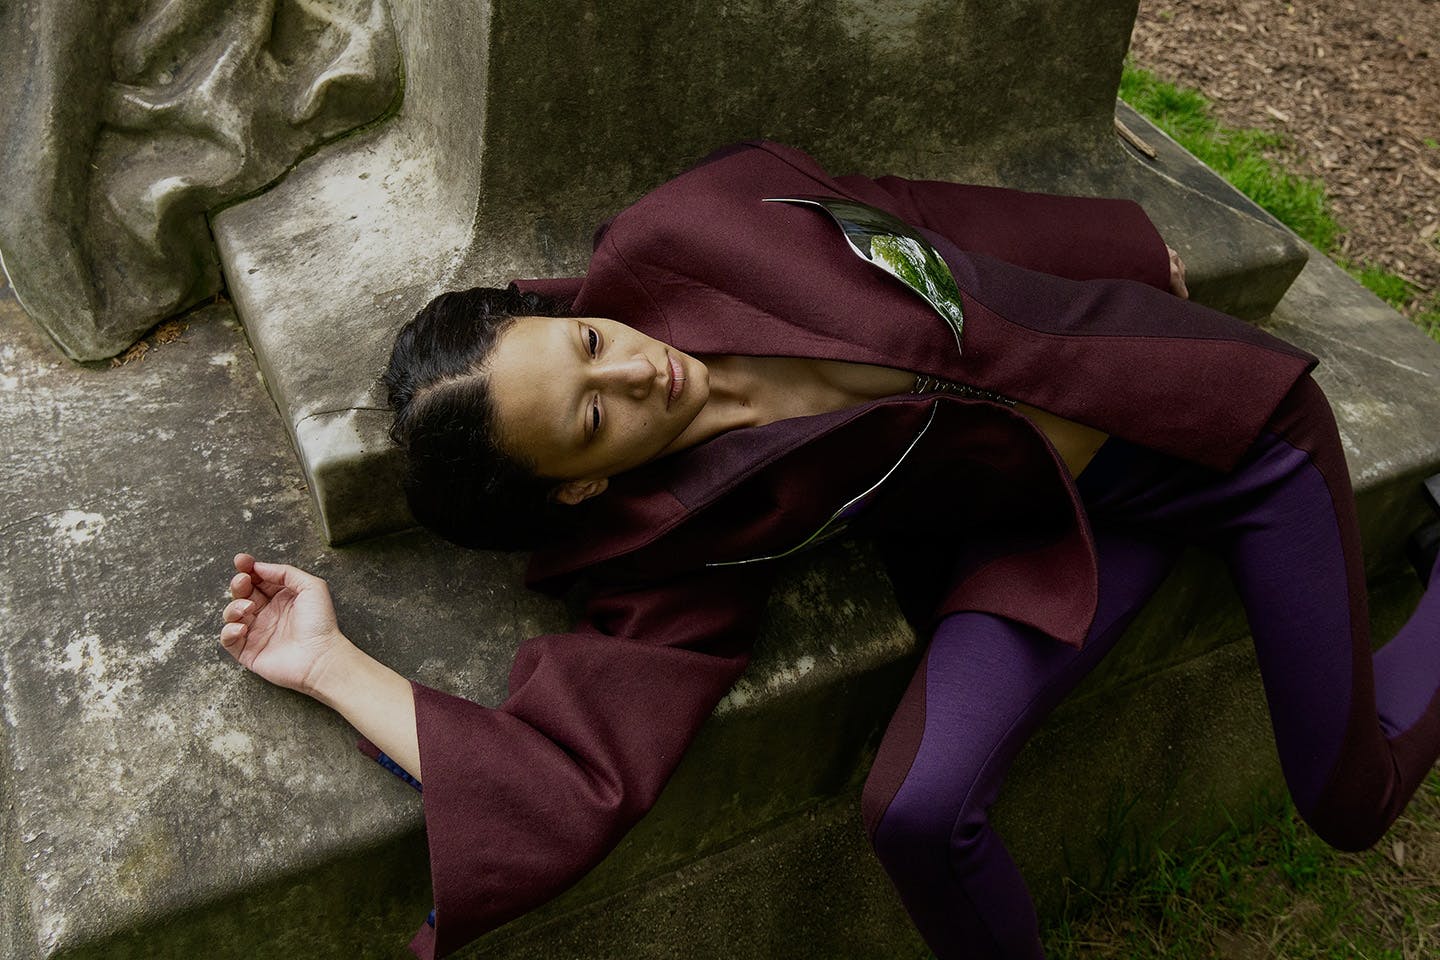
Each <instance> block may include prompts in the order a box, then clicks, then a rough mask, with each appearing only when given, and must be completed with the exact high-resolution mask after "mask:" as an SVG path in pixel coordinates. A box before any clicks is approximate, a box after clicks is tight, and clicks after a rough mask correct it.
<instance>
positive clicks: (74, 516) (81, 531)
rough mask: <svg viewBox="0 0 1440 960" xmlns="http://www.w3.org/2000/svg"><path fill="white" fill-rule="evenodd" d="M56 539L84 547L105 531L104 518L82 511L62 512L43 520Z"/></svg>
mask: <svg viewBox="0 0 1440 960" xmlns="http://www.w3.org/2000/svg"><path fill="white" fill-rule="evenodd" d="M45 519H46V521H47V522H48V523H49V524H50V528H51V530H53V531H54V533H55V537H56V538H57V539H66V540H69V541H70V542H71V543H73V544H75V545H76V546H84V545H85V544H87V543H89V542H90V541H92V540H94V539H95V537H96V536H97V535H99V533H100V531H102V530H104V529H105V518H104V517H103V516H101V515H100V514H98V513H87V512H85V511H83V510H62V511H60V512H59V513H56V514H51V515H50V516H48V517H46V518H45Z"/></svg>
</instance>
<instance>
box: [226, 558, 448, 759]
mask: <svg viewBox="0 0 1440 960" xmlns="http://www.w3.org/2000/svg"><path fill="white" fill-rule="evenodd" d="M235 569H236V571H237V573H236V574H235V576H234V577H233V578H232V579H231V580H230V596H231V597H232V598H233V599H232V600H231V601H230V603H229V605H227V606H226V607H225V613H224V620H225V626H224V627H222V628H221V630H220V643H221V645H222V646H224V648H225V651H226V652H227V653H229V654H230V656H232V657H234V658H235V659H236V661H238V662H239V664H240V665H241V666H242V667H244V668H245V669H247V670H249V671H251V672H252V673H254V674H256V675H258V676H260V677H263V678H264V679H266V680H269V681H270V682H271V683H274V684H277V685H279V686H282V687H287V688H289V689H291V690H298V691H299V692H301V693H304V694H307V695H309V696H312V697H314V698H315V699H316V700H319V701H320V702H321V703H323V704H325V705H326V706H327V707H330V708H331V709H333V710H336V711H337V712H339V713H340V714H341V715H342V716H344V717H345V719H346V720H348V721H350V724H351V725H352V726H354V727H355V729H357V730H359V731H360V733H361V734H362V735H363V736H364V737H365V738H366V739H368V740H369V741H370V742H371V743H373V744H375V746H376V747H378V748H379V749H380V750H382V751H383V752H384V753H385V754H387V755H388V756H389V757H390V759H391V760H394V761H395V762H396V763H397V764H399V765H400V766H401V767H403V768H404V769H405V770H406V771H407V772H408V773H409V774H410V775H411V776H412V777H414V778H415V779H416V780H420V779H421V775H420V746H419V738H418V737H417V736H416V732H415V700H414V696H413V694H412V692H411V686H410V681H409V680H406V679H405V678H404V677H402V676H400V674H398V673H396V672H395V671H394V670H391V669H390V668H389V667H387V666H385V665H384V664H383V663H381V662H379V661H378V660H376V659H375V658H373V657H371V656H369V655H368V654H366V653H365V652H364V651H363V650H361V649H360V648H358V647H356V646H355V644H353V643H351V642H350V640H349V639H347V638H346V637H345V635H344V634H342V633H341V632H340V629H339V627H338V626H337V624H336V622H335V608H334V605H333V604H332V603H331V601H330V590H329V588H328V587H327V586H326V585H325V581H324V580H321V579H320V578H319V577H316V576H312V575H310V574H308V573H306V572H305V571H303V570H300V569H297V568H295V567H291V566H288V565H285V564H278V563H261V562H258V561H256V560H255V558H254V557H251V556H250V555H249V554H246V553H241V554H237V555H236V557H235Z"/></svg>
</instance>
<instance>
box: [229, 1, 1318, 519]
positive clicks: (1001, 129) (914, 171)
mask: <svg viewBox="0 0 1440 960" xmlns="http://www.w3.org/2000/svg"><path fill="white" fill-rule="evenodd" d="M396 17H397V29H398V30H399V33H400V36H401V38H402V40H403V41H405V43H406V44H407V45H408V48H407V52H408V54H409V56H408V58H407V64H408V67H409V76H410V78H411V82H410V85H409V87H408V88H407V94H406V96H407V99H406V104H405V107H404V108H403V109H402V110H401V111H400V113H399V114H398V115H397V116H396V117H394V118H393V119H392V120H390V121H389V122H387V123H386V124H383V125H381V126H380V127H378V128H376V129H374V130H371V131H369V132H367V133H365V134H362V135H359V136H356V137H352V138H350V139H348V140H346V141H344V142H342V143H340V144H337V145H335V146H334V147H332V148H330V149H328V150H326V151H324V152H322V153H320V154H318V155H316V156H315V157H312V158H310V159H309V160H308V161H306V162H304V163H302V164H301V165H300V166H299V167H297V168H296V169H295V170H294V171H293V172H292V173H291V174H290V176H289V177H288V178H287V179H286V180H285V181H284V182H282V183H280V184H279V185H277V186H276V187H275V188H273V189H271V190H270V191H268V192H267V193H264V194H262V195H260V196H258V197H255V198H253V199H251V200H249V201H246V202H245V203H241V204H238V205H236V206H233V207H230V208H228V209H226V210H224V211H223V212H221V213H220V214H219V215H217V216H216V217H215V218H214V222H213V228H214V234H215V238H216V243H217V245H218V247H219V251H220V256H221V261H222V264H223V269H224V273H225V277H226V281H227V285H228V290H229V293H230V296H231V298H232V299H233V300H234V302H235V305H236V309H237V312H238V313H239V315H240V317H241V319H242V321H243V322H244V324H245V327H246V331H247V333H248V334H249V337H250V340H251V343H252V345H253V347H254V350H255V353H256V356H257V359H258V360H259V363H260V366H261V368H262V369H263V370H264V372H265V376H266V380H267V382H268V383H269V385H270V389H271V391H272V394H273V395H274V397H275V400H276V403H277V405H278V406H279V407H280V410H281V413H282V415H283V416H284V418H285V421H286V423H287V426H288V427H289V429H290V432H291V437H292V441H293V442H294V443H295V445H296V448H297V450H298V451H299V454H300V458H301V461H302V463H304V464H305V465H306V471H307V472H306V479H307V481H308V482H309V484H310V487H311V490H312V493H313V494H314V496H315V500H316V504H317V507H318V509H319V511H320V515H321V518H322V521H321V522H322V524H323V526H324V527H325V529H326V532H327V536H328V538H329V540H330V542H331V543H332V544H341V543H347V542H351V541H353V540H357V539H361V538H363V537H366V536H375V535H379V534H382V533H386V532H390V531H393V530H397V529H403V528H404V527H406V526H409V525H410V524H411V523H413V521H412V520H411V519H410V517H409V515H408V512H407V510H406V509H405V506H404V502H403V497H402V496H401V494H400V491H399V488H398V486H396V484H395V483H394V478H395V476H396V470H395V466H394V464H393V462H391V461H390V460H389V459H388V454H387V452H386V447H387V443H386V440H385V432H384V431H385V418H384V417H383V416H371V415H370V411H374V410H380V409H383V407H384V405H385V404H384V397H383V395H382V393H381V391H380V389H379V385H378V383H377V377H378V375H379V373H380V372H381V370H382V369H383V368H384V364H385V362H386V360H387V358H388V356H389V347H390V343H391V340H392V339H393V337H394V333H395V331H396V330H398V329H399V327H400V326H401V325H402V324H403V323H404V322H405V321H406V320H408V319H409V318H410V317H411V316H413V315H414V313H415V311H416V310H417V309H419V307H421V306H422V305H423V304H424V303H425V302H426V301H427V300H429V299H430V297H432V296H434V295H435V294H437V293H439V292H441V291H443V290H447V289H454V288H458V287H465V286H472V285H476V284H501V283H504V282H505V281H507V280H508V279H510V278H511V277H515V276H556V275H566V274H577V273H581V272H583V271H584V268H585V264H586V263H587V261H588V255H589V240H590V234H591V230H592V229H593V226H594V224H595V223H597V222H598V221H599V220H601V219H603V218H604V217H606V216H608V215H610V214H611V213H613V212H614V211H615V210H616V209H618V208H619V207H620V206H621V205H623V204H624V203H625V202H627V201H628V200H630V199H633V197H634V196H635V195H636V194H638V193H640V192H642V191H643V190H644V189H645V188H647V187H649V186H653V185H654V184H655V183H656V182H658V181H659V180H660V179H663V177H664V176H665V175H666V173H667V172H669V171H674V170H678V169H681V168H683V166H685V165H686V164H687V163H688V162H690V161H692V160H694V159H695V158H697V157H698V156H700V155H702V154H703V153H705V152H706V151H708V150H709V149H711V148H713V147H715V146H717V145H718V143H719V142H721V141H722V140H723V139H724V137H725V135H726V134H725V132H724V131H725V130H727V129H731V128H735V127H736V126H737V125H738V129H737V131H736V136H735V138H736V139H738V138H739V137H740V136H753V135H756V134H759V133H772V134H774V133H776V131H771V130H765V129H756V128H754V127H753V126H751V125H750V124H751V121H750V120H749V119H747V118H746V117H745V116H743V115H742V116H739V117H736V118H732V119H733V121H734V122H733V123H731V124H729V125H728V126H726V125H725V124H720V125H719V126H712V127H710V128H708V129H707V131H706V132H704V137H705V139H703V140H698V139H695V138H697V137H699V136H700V135H701V133H702V131H699V130H687V133H688V135H689V136H690V137H691V138H692V139H690V140H684V139H665V140H664V142H663V143H661V142H658V141H657V142H655V143H653V144H651V146H650V148H649V150H648V152H647V153H645V154H644V155H643V156H641V155H638V154H637V155H636V156H635V157H634V158H633V163H632V162H630V160H628V159H627V161H626V163H625V164H623V165H622V167H623V169H621V170H618V171H616V173H615V177H616V179H615V182H614V183H605V182H598V181H597V182H592V183H588V186H586V185H585V184H584V183H579V185H577V182H578V181H584V180H585V179H586V178H587V177H589V178H591V179H594V178H595V177H597V176H598V173H596V172H595V171H588V170H587V171H582V172H581V173H579V174H575V175H570V176H567V175H566V174H565V173H564V172H563V171H562V172H556V171H553V170H552V171H551V173H550V175H551V176H553V177H554V183H553V184H551V186H552V187H553V189H554V199H553V205H554V209H548V210H537V209H532V208H533V207H535V205H536V201H535V200H534V198H535V197H536V196H538V195H542V194H544V189H543V185H542V184H540V183H538V182H537V183H532V182H528V181H526V182H524V183H521V184H510V186H512V187H513V188H514V190H515V191H517V192H516V193H514V194H507V193H504V192H503V190H504V189H505V188H506V184H507V183H508V179H507V178H514V177H520V178H521V179H523V178H524V177H526V176H532V174H530V173H521V172H516V171H512V170H510V169H509V168H507V167H504V165H503V160H504V158H503V157H499V156H496V155H494V154H493V152H487V151H486V150H485V149H483V148H482V147H481V146H480V145H478V144H477V143H476V142H475V141H474V139H473V130H474V129H481V128H483V127H484V125H485V123H486V122H487V120H486V117H487V116H488V114H487V111H491V112H504V110H505V108H506V105H505V104H503V103H491V102H490V101H489V100H488V99H486V97H483V96H482V97H476V98H465V97H444V96H441V95H440V93H438V92H437V85H438V84H440V83H441V81H442V80H444V81H446V82H448V77H437V76H435V74H436V72H437V71H438V70H439V69H440V68H439V65H438V64H442V63H443V64H444V65H446V68H447V69H450V70H452V71H459V72H458V74H450V75H449V76H454V75H471V74H476V75H479V74H480V73H483V70H484V68H485V61H486V57H487V56H489V55H490V54H488V53H487V52H486V51H485V49H484V48H483V45H480V46H476V47H475V48H473V49H456V45H457V37H456V36H452V35H449V34H447V33H443V32H437V31H439V30H440V21H443V16H440V15H434V16H432V15H430V14H423V13H421V12H420V11H418V10H415V9H411V8H410V7H409V6H407V5H404V4H402V5H400V6H399V7H397V13H396ZM426 38H428V39H429V40H433V41H434V49H432V48H431V47H430V46H429V45H427V44H426V43H424V42H422V41H423V40H425V39H426ZM461 46H462V47H463V45H461ZM437 51H438V52H437ZM610 68H613V69H616V70H618V71H622V72H625V71H626V69H627V68H622V67H619V66H615V65H611V66H610V67H607V69H610ZM629 69H630V72H626V74H625V75H626V76H627V77H628V76H630V73H631V72H633V68H629ZM1086 95H1087V96H1088V93H1087V94H1086ZM914 109H915V110H916V111H918V112H921V113H923V112H924V109H925V106H924V105H923V104H917V105H915V107H914ZM1115 109H1117V110H1118V111H1119V113H1120V115H1121V116H1123V117H1124V118H1125V120H1126V122H1127V124H1129V125H1130V126H1131V127H1132V129H1135V130H1137V131H1139V132H1140V133H1141V134H1142V135H1143V136H1144V137H1146V138H1147V139H1148V140H1150V141H1152V142H1153V143H1154V144H1155V145H1156V146H1157V148H1159V156H1157V158H1155V159H1153V160H1151V159H1147V158H1144V157H1142V156H1140V155H1139V154H1138V153H1135V152H1130V151H1129V150H1127V148H1125V147H1122V146H1121V145H1120V141H1119V140H1118V138H1116V137H1115V136H1114V135H1113V133H1112V132H1111V131H1110V130H1109V127H1108V122H1107V123H1103V124H1101V125H1100V126H1101V127H1102V128H1103V129H1102V131H1101V132H1102V133H1103V134H1104V136H1102V137H1098V139H1097V135H1096V134H1095V131H1094V130H1093V129H1091V128H1093V127H1095V126H1096V124H1095V123H1093V122H1091V121H1090V120H1089V119H1087V122H1088V123H1089V124H1090V126H1089V127H1087V128H1086V130H1085V132H1083V133H1082V132H1078V131H1076V130H1071V131H1070V133H1069V135H1070V137H1071V141H1072V142H1069V143H1067V144H1066V145H1065V146H1064V148H1063V149H1060V148H1052V149H1036V150H1034V151H1030V152H1027V151H1026V149H1024V145H1025V143H1026V142H1027V141H1026V139H1025V137H1026V135H1025V134H1023V133H1021V132H1017V131H1016V130H1014V129H1011V128H1009V127H1007V126H1005V125H1004V124H1000V125H999V126H997V127H995V128H993V129H992V128H986V131H987V132H988V133H989V134H990V135H991V136H990V138H989V139H987V140H985V141H984V142H983V146H982V145H978V144H977V145H974V146H973V149H972V148H970V147H969V146H968V145H967V149H959V148H956V147H954V146H951V147H950V148H948V149H945V150H943V151H942V150H938V149H936V148H935V147H934V146H933V145H932V146H930V147H929V148H928V149H927V148H924V147H921V146H918V145H917V146H916V147H915V148H914V149H913V150H909V151H907V150H905V149H903V148H902V147H900V146H898V145H897V144H896V142H893V141H887V142H886V143H885V144H884V145H881V144H876V143H873V142H872V141H871V140H870V139H869V138H868V137H866V136H864V135H863V134H862V132H861V131H859V130H855V129H854V124H855V122H856V121H855V118H854V117H853V116H848V115H837V116H834V117H831V118H829V120H828V121H826V123H831V125H832V126H833V127H834V131H832V132H830V133H829V134H827V135H825V136H816V137H814V138H813V140H814V141H815V142H813V143H807V142H804V141H799V142H798V143H797V145H799V146H802V147H809V148H811V149H813V150H814V151H815V152H816V155H817V156H820V157H822V158H823V159H824V160H825V162H826V163H827V164H829V166H830V167H831V168H832V169H835V170H837V171H843V170H848V169H863V170H868V171H871V172H875V173H880V172H888V171H892V170H894V171H898V172H903V173H906V174H907V175H910V176H918V177H933V178H939V179H951V180H959V181H974V182H990V183H1004V184H1006V185H1010V186H1016V187H1023V188H1027V189H1035V190H1049V191H1053V192H1060V193H1077V194H1091V195H1108V196H1126V197H1131V198H1133V199H1136V200H1137V201H1139V202H1140V203H1141V204H1142V205H1143V206H1145V208H1146V209H1147V211H1148V212H1149V213H1150V214H1151V216H1152V218H1153V219H1154V220H1155V221H1156V223H1157V225H1158V226H1159V227H1160V229H1161V231H1162V233H1163V234H1164V235H1165V237H1166V238H1167V239H1168V240H1169V242H1170V243H1171V244H1172V245H1173V246H1175V247H1177V248H1178V249H1179V250H1180V251H1181V253H1182V254H1183V255H1184V256H1185V258H1186V262H1187V265H1188V267H1189V277H1190V286H1191V288H1192V292H1193V295H1194V296H1195V298H1196V299H1197V300H1199V301H1201V302H1204V303H1207V304H1209V305H1211V306H1214V307H1216V308H1217V309H1220V310H1223V311H1225V312H1228V313H1233V314H1235V315H1237V316H1241V317H1244V318H1246V319H1252V320H1253V319H1257V318H1259V317H1262V316H1264V315H1265V314H1267V313H1268V312H1269V311H1270V310H1271V309H1272V308H1273V307H1274V305H1275V304H1276V302H1277V301H1278V300H1279V299H1280V297H1281V295H1282V294H1283V293H1284V292H1285V290H1286V288H1287V287H1288V286H1289V284H1290V282H1291V281H1292V280H1293V279H1294V277H1295V275H1296V274H1297V273H1298V272H1299V270H1300V268H1301V266H1302V265H1303V264H1304V261H1305V250H1304V248H1303V245H1301V244H1300V243H1299V242H1298V241H1297V240H1295V238H1294V237H1293V236H1291V235H1290V234H1289V233H1288V232H1287V231H1285V230H1283V229H1281V228H1279V227H1278V225H1276V224H1274V222H1273V221H1272V220H1270V218H1269V217H1268V216H1266V215H1264V214H1263V213H1261V214H1260V216H1259V217H1258V218H1257V217H1256V213H1257V209H1256V208H1255V207H1254V205H1253V204H1251V203H1250V202H1249V201H1248V200H1246V199H1245V198H1244V197H1242V196H1241V195H1239V194H1238V193H1236V192H1235V191H1234V190H1233V189H1232V188H1230V187H1229V186H1228V185H1227V184H1225V183H1224V182H1223V181H1222V180H1220V179H1219V178H1218V177H1217V176H1216V175H1215V174H1214V173H1212V172H1211V171H1209V170H1207V169H1206V168H1205V167H1203V166H1202V165H1200V164H1199V163H1198V162H1196V161H1195V160H1194V159H1193V158H1190V157H1189V156H1188V154H1185V153H1184V151H1182V150H1179V148H1178V147H1174V145H1173V144H1171V143H1170V142H1169V141H1168V138H1166V137H1165V136H1164V135H1163V134H1161V133H1159V131H1156V130H1154V129H1153V128H1152V127H1150V125H1149V124H1148V122H1146V121H1144V120H1143V119H1142V118H1139V117H1138V115H1136V114H1134V113H1133V111H1130V110H1129V108H1128V107H1125V106H1124V105H1123V104H1121V105H1119V106H1118V107H1116V108H1115ZM1103 119H1104V120H1105V121H1108V120H1109V118H1108V117H1106V118H1103ZM507 122H508V121H507ZM717 122H718V121H717ZM990 122H993V123H998V121H996V120H995V119H994V118H991V121H990ZM811 124H812V126H811V127H809V128H807V129H822V130H830V129H831V127H829V126H826V125H825V123H822V121H821V119H820V118H818V117H817V118H812V119H811ZM816 125H818V126H816ZM466 130H471V131H472V133H471V134H467V133H465V132H464V131H466ZM1057 135H1059V134H1057ZM847 137H848V139H847ZM501 142H502V143H504V141H501ZM954 142H955V143H965V142H966V141H965V140H964V139H957V140H956V141H954ZM1052 147H1054V145H1052ZM497 149H498V148H497ZM592 159H594V162H595V164H597V165H598V167H597V169H600V168H604V166H605V163H604V162H602V161H605V162H608V161H609V160H610V159H613V158H603V157H602V158H592ZM512 166H514V164H512ZM519 166H522V167H523V166H524V164H520V165H519ZM552 166H553V164H552ZM639 168H643V169H645V170H651V171H653V179H651V180H646V179H644V176H643V175H642V174H641V173H639V172H637V170H638V169H639ZM547 169H548V167H547ZM533 176H539V174H533ZM526 198H529V199H526ZM296 344H305V345H306V349H304V350H297V349H295V345H296ZM347 411H354V412H355V415H354V416H353V417H347V413H346V412H347ZM313 418H340V419H342V420H344V419H349V420H353V426H354V429H353V430H351V429H350V428H349V427H340V426H337V427H336V429H324V430H317V429H316V425H315V424H314V423H312V422H311V421H312V419H313Z"/></svg>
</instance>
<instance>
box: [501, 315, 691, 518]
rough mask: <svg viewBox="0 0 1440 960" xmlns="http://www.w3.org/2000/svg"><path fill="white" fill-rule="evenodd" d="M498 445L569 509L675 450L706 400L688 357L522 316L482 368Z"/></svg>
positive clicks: (597, 330) (635, 339) (609, 331)
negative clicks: (551, 483)
mask: <svg viewBox="0 0 1440 960" xmlns="http://www.w3.org/2000/svg"><path fill="white" fill-rule="evenodd" d="M486 369H487V370H488V372H489V378H490V392H491V396H492V397H493V398H494V403H495V416H496V420H497V421H498V424H499V428H500V429H499V435H500V436H499V439H500V443H501V445H502V446H503V447H504V448H505V449H506V450H507V451H508V452H509V453H510V454H511V455H513V456H519V457H521V458H523V459H525V460H528V461H529V462H530V463H532V464H533V465H534V467H535V469H536V471H537V472H538V473H539V474H540V475H541V476H544V477H553V478H555V479H556V480H561V481H566V482H564V483H561V484H560V485H559V486H558V488H557V491H556V497H557V499H560V500H562V501H565V502H569V503H576V502H579V501H580V500H583V499H585V498H586V497H589V496H594V495H595V494H596V493H599V492H601V491H602V490H604V489H605V485H606V482H607V480H608V478H609V477H612V476H614V475H616V474H618V473H623V472H624V471H626V470H629V469H632V468H634V467H638V466H640V465H641V464H642V463H645V462H647V461H649V460H653V459H655V458H656V457H658V456H661V455H663V454H666V453H669V452H671V451H672V450H675V449H679V448H680V447H682V446H684V445H685V443H684V442H683V440H682V437H683V435H684V434H685V431H686V428H687V427H690V426H691V424H692V422H693V421H694V420H695V417H696V415H697V414H699V412H700V410H701V408H703V407H704V406H705V401H706V400H707V399H709V396H710V383H709V371H708V370H706V368H705V365H704V364H703V363H701V362H700V361H699V360H696V359H695V358H694V357H691V356H688V355H686V354H684V353H681V352H680V351H679V350H676V349H675V348H674V347H672V346H670V345H669V344H667V343H663V342H662V341H659V340H655V339H653V338H651V337H647V336H646V335H645V334H643V333H641V332H640V331H638V330H636V329H634V328H633V327H627V326H626V325H625V324H623V323H619V322H617V321H614V320H606V319H604V318H601V317H582V318H576V317H522V318H520V319H519V320H517V321H515V323H513V324H511V325H510V327H509V328H508V329H506V330H505V331H504V332H503V333H501V334H500V338H499V339H498V340H497V341H496V343H495V347H494V348H493V349H492V350H491V352H490V357H489V359H488V360H487V362H486Z"/></svg>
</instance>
